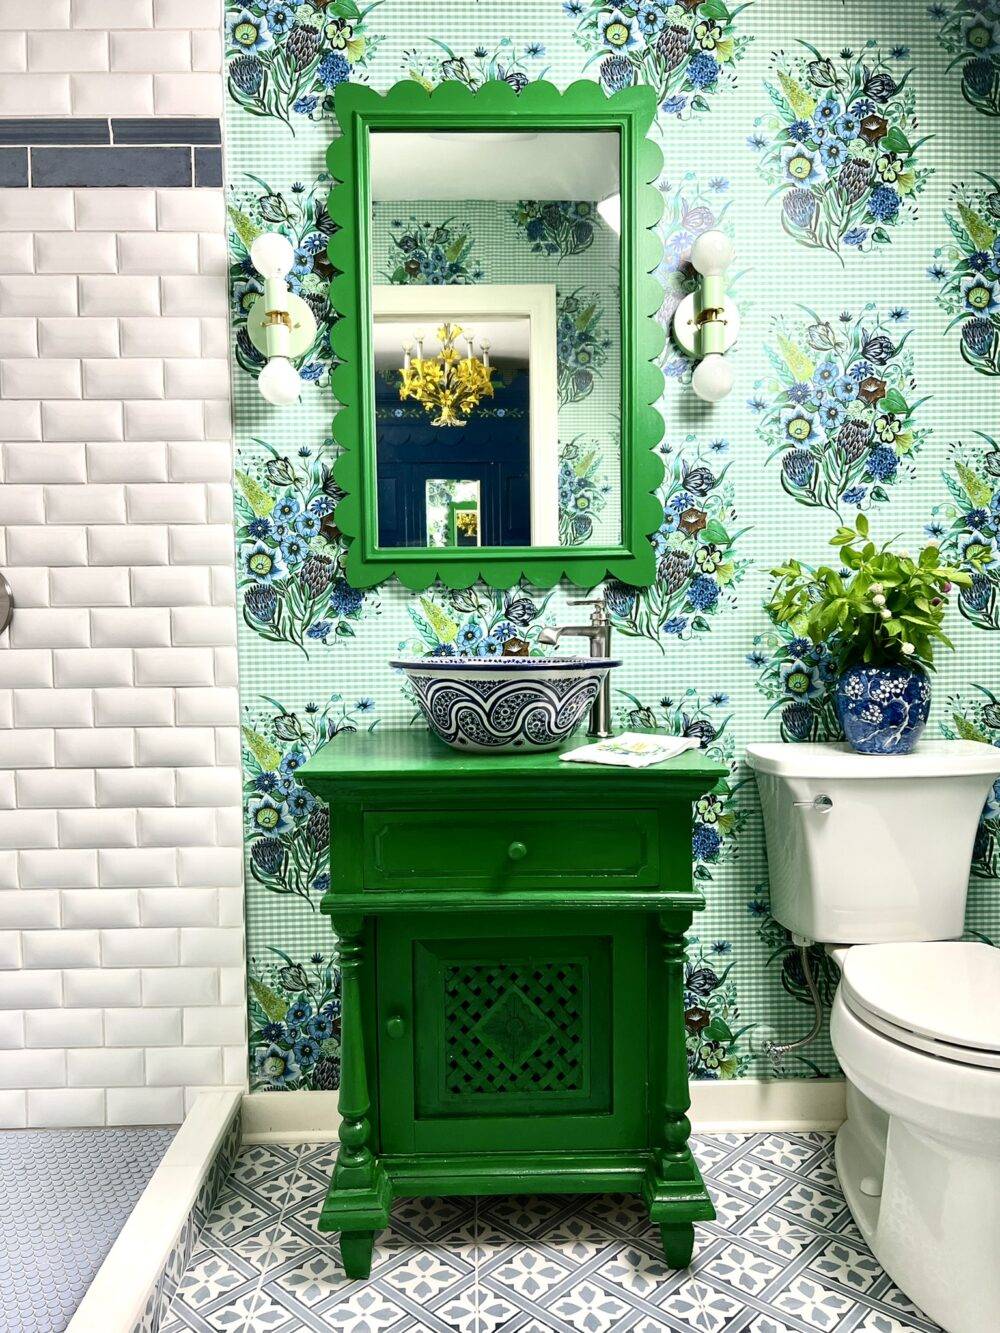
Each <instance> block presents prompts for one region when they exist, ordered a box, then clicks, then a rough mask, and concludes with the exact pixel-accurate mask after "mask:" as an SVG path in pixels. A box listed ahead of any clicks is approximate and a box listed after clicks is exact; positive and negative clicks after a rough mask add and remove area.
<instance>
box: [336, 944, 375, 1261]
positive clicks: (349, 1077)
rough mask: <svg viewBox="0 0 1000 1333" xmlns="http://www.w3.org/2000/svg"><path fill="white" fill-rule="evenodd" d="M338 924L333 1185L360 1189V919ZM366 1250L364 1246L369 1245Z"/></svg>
mask: <svg viewBox="0 0 1000 1333" xmlns="http://www.w3.org/2000/svg"><path fill="white" fill-rule="evenodd" d="M337 925H338V928H339V949H338V953H339V956H340V986H341V1006H342V1007H341V1020H340V1023H341V1034H340V1098H339V1105H340V1117H341V1123H340V1150H339V1152H338V1153H337V1162H336V1166H335V1168H334V1176H333V1179H334V1183H335V1184H336V1185H337V1186H338V1187H339V1188H341V1189H351V1188H353V1189H365V1188H369V1187H370V1186H371V1184H372V1179H373V1175H374V1159H373V1157H372V1153H371V1149H370V1148H369V1146H368V1139H369V1136H370V1134H371V1124H370V1122H369V1120H368V1111H369V1100H368V1071H367V1070H366V1068H365V1041H364V1029H363V1019H362V1000H361V967H362V961H363V958H364V946H363V943H362V933H361V930H362V922H361V920H360V918H358V919H354V918H341V919H340V920H339V921H338V922H337ZM369 1251H370V1247H369Z"/></svg>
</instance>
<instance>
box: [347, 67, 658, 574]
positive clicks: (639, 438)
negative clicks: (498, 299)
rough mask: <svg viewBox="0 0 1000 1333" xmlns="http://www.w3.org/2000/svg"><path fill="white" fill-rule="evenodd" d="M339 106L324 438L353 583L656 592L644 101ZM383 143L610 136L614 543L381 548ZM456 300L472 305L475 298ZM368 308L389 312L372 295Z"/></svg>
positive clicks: (652, 282) (652, 316)
mask: <svg viewBox="0 0 1000 1333" xmlns="http://www.w3.org/2000/svg"><path fill="white" fill-rule="evenodd" d="M334 106H335V112H336V117H337V122H338V125H339V128H340V135H339V137H338V138H337V139H335V140H334V141H333V142H332V143H331V144H330V146H329V148H328V150H327V167H328V170H329V172H330V174H331V176H332V178H333V182H334V183H333V186H332V188H331V190H330V196H329V202H328V210H329V213H330V218H331V221H332V225H333V233H332V235H331V237H330V241H329V245H328V248H327V253H328V256H329V259H330V262H331V264H332V266H333V269H334V277H333V279H332V280H331V283H330V288H329V295H330V303H331V305H332V306H333V308H334V310H335V311H336V312H337V315H338V316H339V318H338V319H337V320H336V322H335V323H334V326H333V329H332V331H331V334H330V344H331V350H332V353H333V355H334V358H335V361H336V364H335V366H334V369H333V372H332V374H331V387H332V390H333V394H334V397H335V399H336V403H337V410H336V412H335V415H334V421H333V432H332V433H333V440H334V445H335V446H336V447H338V448H339V450H340V453H339V456H338V457H337V459H336V461H335V463H334V469H333V474H334V479H335V481H336V483H337V485H338V486H339V488H340V490H341V491H342V493H343V494H342V498H341V499H340V501H339V502H338V504H337V509H336V512H335V514H334V522H335V523H336V526H337V528H338V530H339V532H340V533H341V535H342V537H343V540H344V542H345V543H346V546H347V557H346V575H347V579H348V581H349V582H350V583H351V584H352V585H353V586H354V587H357V588H367V587H371V586H372V585H374V584H377V583H383V582H386V581H387V580H389V579H391V578H396V579H398V580H399V582H400V583H401V584H402V585H403V586H404V587H407V588H410V589H412V590H414V591H419V590H422V589H425V588H427V587H429V586H430V585H431V584H433V583H435V582H440V583H441V584H443V585H444V586H445V587H448V588H466V587H469V586H470V585H471V584H472V583H474V582H476V581H477V580H480V579H481V580H482V581H484V582H485V583H487V584H489V585H490V586H492V587H496V588H508V587H512V586H514V585H515V584H517V583H518V582H519V581H520V580H525V581H526V582H528V583H530V584H531V585H533V586H535V587H538V588H550V587H553V586H554V585H555V584H557V583H558V582H559V581H560V580H561V579H565V580H567V581H569V582H571V583H574V584H576V585H578V586H579V587H584V588H592V587H595V586H596V585H597V584H598V583H600V582H601V581H602V580H603V579H604V578H606V577H608V576H611V577H614V578H617V579H620V580H621V581H622V582H623V583H628V584H632V585H633V586H636V587H643V586H646V585H648V584H650V583H652V582H653V581H654V579H655V577H656V560H655V555H654V552H653V547H652V544H651V542H650V540H649V538H650V536H651V535H652V533H654V532H655V531H656V530H657V529H658V527H659V526H660V523H661V520H662V511H661V506H660V503H659V500H658V499H657V495H656V491H657V487H658V486H659V485H660V483H661V482H662V480H663V463H662V459H661V458H660V455H659V452H658V450H657V446H658V445H659V442H660V439H661V438H662V435H663V421H662V418H661V417H660V414H659V413H658V412H657V410H656V406H655V404H656V403H657V402H658V401H659V399H660V396H661V393H662V389H663V374H662V372H661V370H660V368H659V365H658V357H659V355H660V353H661V352H662V350H663V344H664V330H663V328H662V326H661V325H660V323H659V322H658V321H657V319H656V315H657V313H658V311H659V309H660V306H661V305H662V302H663V289H662V287H661V286H660V284H659V282H658V281H657V279H656V278H655V276H653V275H654V273H655V270H656V268H657V266H658V264H659V261H660V257H661V253H662V245H661V242H660V239H659V236H658V234H657V232H656V225H657V223H658V221H659V219H660V215H661V212H662V207H663V201H662V196H661V194H660V191H659V190H658V189H657V188H656V182H657V180H658V178H659V174H660V170H661V168H662V164H663V157H662V154H661V152H660V149H659V146H658V145H657V144H656V143H655V142H653V140H651V139H650V138H648V137H647V135H648V131H649V128H650V126H651V125H652V123H653V119H654V116H655V112H656V99H655V96H654V95H653V92H652V90H651V89H649V88H645V87H635V88H626V89H622V90H621V91H619V92H616V93H614V94H612V95H611V96H608V95H607V94H605V92H604V90H603V89H602V88H601V86H600V85H599V84H597V83H594V82H591V81H590V80H585V81H581V82H578V83H574V84H572V85H570V87H568V88H566V89H565V90H560V89H559V88H557V87H555V85H553V84H550V83H547V82H544V81H542V80H538V81H536V82H533V83H529V84H527V85H526V86H525V87H524V88H523V89H522V90H521V92H520V93H517V92H516V91H515V90H514V89H513V88H512V87H511V86H510V84H508V83H505V82H503V81H499V80H493V81H490V82H487V83H484V84H483V85H482V86H481V87H480V88H478V89H476V90H472V89H470V88H468V87H466V85H464V84H461V83H457V82H452V81H448V82H445V83H442V84H439V85H438V86H437V87H436V88H433V89H431V90H428V89H426V88H425V87H424V86H423V85H422V84H419V83H417V82H415V81H413V80H410V81H406V82H403V83H398V84H396V85H395V87H393V88H391V89H389V91H388V92H386V93H384V94H380V93H378V92H376V91H375V90H374V89H372V88H369V87H367V86H366V85H363V84H351V83H343V84H341V85H340V86H339V87H338V88H337V90H336V93H335V99H334ZM380 130H381V131H408V132H411V133H420V132H425V133H443V132H450V133H454V132H457V131H470V132H477V133H490V132H496V133H510V132H512V131H517V132H532V133H542V132H546V131H548V132H552V131H555V132H560V131H562V132H567V133H572V132H574V131H575V132H580V131H601V130H605V131H606V130H612V131H615V132H617V134H618V139H619V153H620V161H619V180H620V192H621V248H620V261H621V270H620V291H621V326H620V327H621V421H620V440H621V479H620V487H621V533H620V540H619V542H618V543H616V544H614V545H599V546H598V545H595V546H589V545H588V546H586V547H563V546H556V545H532V546H503V547H499V546H494V547H485V546H482V547H477V548H475V549H471V548H458V549H447V548H439V547H380V546H379V545H378V514H377V474H376V461H377V460H376V444H377V440H376V419H375V375H374V351H373V341H374V340H373V320H374V316H375V309H374V306H375V301H376V297H375V295H374V293H375V290H376V288H375V286H374V283H373V270H372V255H371V243H370V234H371V231H370V220H371V210H372V200H371V171H370V163H371V145H370V136H371V134H372V133H373V132H378V131H380ZM378 290H379V291H380V292H385V291H387V290H390V291H391V290H392V289H391V288H385V287H381V288H379V289H378ZM399 290H405V289H399ZM411 290H412V289H411ZM416 290H419V288H418V289H416ZM437 290H442V289H441V288H438V289H437ZM452 290H453V291H454V292H456V293H457V292H466V293H468V292H469V291H473V290H474V287H468V286H466V287H458V286H456V287H455V288H453V289H452ZM377 299H378V301H379V302H381V301H382V300H383V299H384V298H383V297H382V296H381V295H379V296H378V298H377Z"/></svg>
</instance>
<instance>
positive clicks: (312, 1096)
mask: <svg viewBox="0 0 1000 1333" xmlns="http://www.w3.org/2000/svg"><path fill="white" fill-rule="evenodd" d="M339 1096H340V1094H339V1093H337V1092H245V1093H244V1094H243V1142H244V1143H324V1142H326V1140H327V1139H335V1138H336V1137H337V1130H338V1129H339V1128H340V1112H339V1111H338V1110H337V1099H338V1097H339Z"/></svg>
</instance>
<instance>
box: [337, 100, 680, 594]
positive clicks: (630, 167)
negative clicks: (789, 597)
mask: <svg viewBox="0 0 1000 1333" xmlns="http://www.w3.org/2000/svg"><path fill="white" fill-rule="evenodd" d="M654 112H655V98H654V96H653V93H652V91H651V90H650V89H648V88H628V89H625V90H623V91H621V92H618V93H615V94H614V95H613V96H611V97H608V96H606V95H605V93H604V92H603V90H602V89H601V87H600V86H599V85H598V84H596V83H592V82H584V83H575V84H573V85H572V86H571V87H570V88H567V89H566V90H565V91H563V92H561V91H560V90H559V89H558V88H556V87H554V86H553V85H552V84H548V83H544V82H537V83H529V84H528V85H527V86H526V87H525V88H524V89H523V90H522V91H521V92H520V94H518V93H516V92H515V91H514V89H513V88H512V87H511V86H510V85H509V84H507V83H503V82H490V83H486V84H484V85H483V86H482V87H481V88H479V89H478V90H477V91H475V92H473V91H472V90H471V89H469V88H467V87H465V85H463V84H459V83H454V82H447V83H443V84H441V85H440V86H438V87H437V88H435V89H433V90H432V91H428V90H427V89H425V88H424V87H423V86H422V85H420V84H418V83H416V82H412V81H411V82H407V83H400V84H397V85H396V87H394V88H392V89H390V91H389V92H388V93H386V94H384V95H380V94H378V93H376V92H375V91H374V90H373V89H371V88H368V87H365V86H364V85H359V84H347V83H345V84H341V86H340V87H339V88H338V89H337V92H336V113H337V119H338V121H339V124H340V131H341V133H340V137H339V138H338V139H336V140H335V141H334V142H333V143H332V144H331V145H330V148H329V150H328V154H327V161H328V165H329V169H330V172H331V174H332V176H333V178H334V182H335V183H334V186H333V189H332V190H331V193H330V204H329V209H330V214H331V217H332V219H333V223H334V228H335V230H334V234H333V236H332V239H331V240H330V244H329V257H330V261H331V263H332V264H333V266H334V268H335V271H336V276H335V277H334V279H333V281H332V282H331V285H330V299H331V302H332V304H333V306H334V308H335V309H336V310H337V311H338V313H339V314H340V316H341V318H340V319H339V321H338V322H337V323H336V325H335V326H334V329H333V333H332V336H331V342H332V347H333V352H334V354H335V356H336V358H337V360H338V364H337V366H336V368H335V370H334V372H333V377H332V385H333V391H334V394H335V395H336V398H337V401H338V403H339V404H340V407H339V410H338V412H337V414H336V417H335V420H334V425H333V435H334V440H335V441H336V443H337V444H338V445H339V446H340V450H341V453H340V456H339V458H338V459H337V462H336V465H335V468H334V475H335V478H336V480H337V483H338V485H339V486H340V488H341V489H342V491H343V492H344V494H343V498H342V499H341V500H340V503H339V504H338V506H337V512H336V522H337V526H338V528H339V529H340V531H341V532H342V533H343V535H344V538H345V540H346V541H347V543H348V555H347V576H348V578H349V580H350V582H351V583H352V584H354V585H355V586H356V587H368V586H370V585H371V584H373V583H378V582H381V581H383V580H385V579H388V578H390V577H392V576H396V577H397V578H398V579H399V580H400V582H401V583H403V584H404V585H405V586H407V587H409V588H414V589H418V588H425V587H427V586H428V585H429V584H430V583H433V582H434V580H435V579H440V580H441V582H442V583H444V584H445V585H447V586H448V587H452V588H460V587H467V586H468V585H469V584H470V583H472V582H474V581H475V580H476V579H477V578H481V579H484V580H486V582H488V583H490V584H492V585H494V586H495V587H509V586H511V585H512V584H514V583H516V582H517V581H518V579H519V578H522V577H523V578H525V579H527V580H528V581H529V582H530V583H532V584H534V585H535V586H537V587H550V586H551V585H553V584H554V583H556V582H558V580H559V579H560V578H563V577H565V578H568V579H570V580H571V581H573V582H574V583H577V584H579V585H581V586H583V587H593V586H594V585H595V584H597V583H599V582H600V581H601V580H602V579H603V578H605V577H606V576H607V575H609V574H610V575H613V576H615V577H616V578H619V579H621V580H622V581H624V582H626V583H631V584H635V585H644V584H648V583H650V582H652V581H653V578H654V576H655V562H654V558H653V551H652V547H651V545H650V542H649V536H650V534H651V533H653V532H654V531H655V530H656V528H657V527H658V525H659V522H660V506H659V504H658V502H657V499H656V495H655V492H656V487H657V485H658V484H659V482H660V481H661V479H662V476H663V467H662V464H661V462H660V459H659V456H658V455H657V453H656V452H655V449H656V445H657V444H658V443H659V440H660V436H661V434H662V422H661V420H660V417H659V415H658V414H657V412H656V410H655V408H654V407H653V404H654V403H656V402H657V400H658V399H659V396H660V391H661V388H662V383H663V381H662V375H661V373H660V371H659V369H658V366H657V363H656V357H657V356H658V354H659V352H660V351H661V349H662V346H663V331H662V329H661V327H660V325H659V324H658V323H657V321H656V319H655V316H656V313H657V311H658V310H659V308H660V305H661V302H662V299H663V293H662V290H661V288H660V286H659V284H658V283H657V282H656V280H655V279H654V278H653V277H652V276H651V274H652V272H653V270H654V269H655V268H656V266H657V263H658V261H659V257H660V244H659V240H658V238H657V236H656V233H655V231H654V230H653V229H654V228H655V226H656V223H657V221H658V219H659V216H660V209H661V197H660V193H659V191H658V190H657V189H655V188H654V183H655V181H656V180H657V177H658V174H659V170H660V167H661V165H662V158H661V154H660V151H659V148H658V147H657V146H656V144H655V143H653V142H652V141H651V140H650V139H648V138H647V137H646V134H647V131H648V130H649V127H650V124H651V122H652V118H653V115H654Z"/></svg>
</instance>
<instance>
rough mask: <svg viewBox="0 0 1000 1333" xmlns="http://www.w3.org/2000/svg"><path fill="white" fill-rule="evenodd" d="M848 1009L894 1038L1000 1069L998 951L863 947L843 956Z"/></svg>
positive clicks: (963, 945) (971, 945) (934, 945)
mask: <svg viewBox="0 0 1000 1333" xmlns="http://www.w3.org/2000/svg"><path fill="white" fill-rule="evenodd" d="M841 990H842V993H843V997H844V1001H845V1003H846V1005H847V1007H848V1008H849V1009H850V1010H851V1012H852V1013H854V1015H855V1016H856V1017H857V1018H859V1019H860V1020H861V1021H862V1022H863V1023H866V1024H867V1025H868V1026H869V1027H871V1028H873V1029H874V1030H875V1031H877V1032H881V1033H882V1034H883V1035H885V1036H886V1037H888V1038H889V1039H890V1040H892V1041H895V1042H898V1043H899V1044H900V1045H903V1046H908V1047H911V1048H912V1049H915V1050H919V1051H924V1052H926V1053H927V1054H930V1055H935V1056H938V1057H939V1058H941V1059H945V1060H952V1061H956V1062H958V1063H960V1064H966V1065H975V1066H977V1067H979V1068H981V1069H997V1070H1000V949H994V948H992V947H991V946H990V945H987V944H979V943H975V942H965V941H946V942H922V943H912V944H864V945H855V946H854V947H853V948H850V949H848V950H847V951H846V954H845V956H844V959H843V980H842V982H841Z"/></svg>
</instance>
